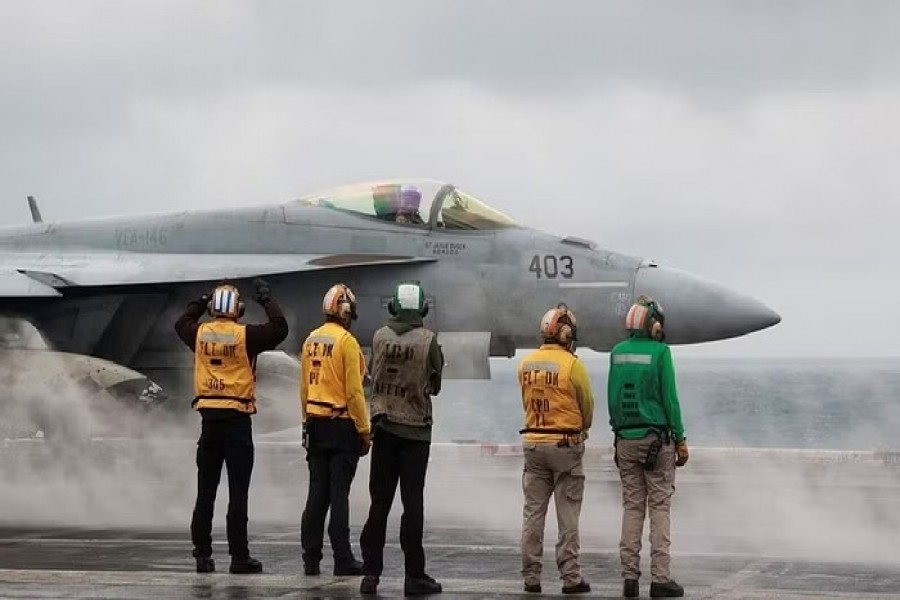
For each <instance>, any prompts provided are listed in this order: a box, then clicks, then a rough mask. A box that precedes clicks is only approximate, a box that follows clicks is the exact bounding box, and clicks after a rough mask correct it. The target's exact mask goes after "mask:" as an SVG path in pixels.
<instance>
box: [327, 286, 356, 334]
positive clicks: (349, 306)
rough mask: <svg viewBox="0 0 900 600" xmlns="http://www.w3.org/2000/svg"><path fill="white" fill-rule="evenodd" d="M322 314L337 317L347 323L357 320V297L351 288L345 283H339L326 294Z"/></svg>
mask: <svg viewBox="0 0 900 600" xmlns="http://www.w3.org/2000/svg"><path fill="white" fill-rule="evenodd" d="M322 312H324V313H325V315H326V316H329V317H335V318H337V319H340V320H341V321H343V322H345V323H348V324H349V323H350V321H355V320H356V317H357V315H356V296H354V295H353V292H352V291H350V288H349V287H347V286H346V285H344V284H343V283H338V284H335V285H333V286H331V288H330V289H329V290H328V292H326V293H325V298H323V300H322Z"/></svg>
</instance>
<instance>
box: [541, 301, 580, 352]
mask: <svg viewBox="0 0 900 600" xmlns="http://www.w3.org/2000/svg"><path fill="white" fill-rule="evenodd" d="M577 333H578V327H577V326H576V325H575V313H573V312H572V311H571V310H569V307H567V306H566V305H565V304H560V305H559V306H557V307H556V308H551V309H550V310H548V311H547V312H545V313H544V317H543V318H542V319H541V335H542V336H543V337H544V339H545V340H547V341H552V342H554V343H557V344H560V345H562V346H566V347H567V348H569V349H570V350H571V349H572V348H573V347H574V344H575V340H576V339H577Z"/></svg>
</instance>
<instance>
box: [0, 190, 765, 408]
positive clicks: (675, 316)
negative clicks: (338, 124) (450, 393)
mask: <svg viewBox="0 0 900 600" xmlns="http://www.w3.org/2000/svg"><path fill="white" fill-rule="evenodd" d="M29 206H30V208H31V210H32V215H33V220H34V222H33V223H32V224H29V225H26V226H16V227H6V228H2V229H0V248H2V259H0V313H2V314H5V315H11V316H15V317H19V318H22V319H25V320H27V321H28V322H30V323H31V324H33V325H34V326H35V327H36V328H37V329H38V330H39V331H40V333H41V335H42V336H43V337H44V339H45V340H47V342H48V343H49V344H50V346H51V347H52V348H53V349H55V350H57V351H64V352H69V353H77V354H86V355H90V356H94V357H99V358H103V359H106V360H110V361H113V362H115V363H118V364H121V365H124V366H127V367H129V368H131V369H134V370H136V371H139V372H141V373H144V374H146V375H148V376H150V377H152V378H153V380H154V381H158V382H159V383H160V384H162V385H163V387H164V388H165V389H166V390H167V392H168V393H169V394H170V395H172V394H175V393H176V391H177V390H186V387H185V382H189V381H190V377H189V373H190V369H191V367H192V361H191V357H190V353H189V351H188V350H187V349H186V348H185V347H184V346H183V344H181V342H180V341H179V340H178V339H177V337H176V335H175V333H174V331H173V329H172V324H173V323H174V321H175V319H176V318H177V317H178V315H179V314H180V313H181V312H182V311H183V309H184V306H185V305H186V303H187V302H188V301H189V300H191V299H193V298H197V297H199V296H200V295H201V294H203V293H204V292H207V291H209V290H210V288H211V287H212V286H213V285H215V284H216V283H217V282H219V281H221V280H224V279H228V280H230V281H232V282H235V283H236V284H237V285H238V287H239V289H241V290H242V292H243V293H244V295H245V299H246V300H247V307H248V310H247V316H246V319H245V320H247V321H259V320H261V319H263V314H262V311H261V310H260V309H259V308H258V307H256V306H255V304H254V303H253V302H252V301H250V298H251V297H252V285H251V284H250V282H251V281H252V279H253V278H256V277H265V278H266V280H267V281H268V282H269V284H270V286H271V288H272V290H273V294H274V296H275V297H276V298H277V299H278V301H279V302H280V304H281V305H282V307H283V308H284V309H285V312H286V316H287V318H288V322H289V324H290V329H291V333H290V335H289V337H288V339H287V340H286V341H285V343H284V344H283V346H282V348H284V349H285V350H286V351H287V352H288V353H291V354H293V353H295V352H296V351H297V350H298V349H299V347H300V344H301V342H302V340H303V339H304V338H305V336H306V335H307V334H308V332H309V331H310V330H311V329H312V328H313V327H315V326H316V325H317V324H318V323H319V322H321V319H322V315H321V301H322V296H323V294H324V293H325V291H326V290H327V289H328V288H329V287H330V286H331V285H332V284H334V283H336V282H343V283H346V284H347V285H349V286H350V287H351V288H352V289H353V290H354V292H355V293H356V296H357V299H358V313H359V320H358V321H356V322H355V323H354V325H353V327H354V332H355V333H356V335H357V337H358V338H359V339H360V340H361V342H362V343H363V344H365V343H366V342H367V341H368V340H371V338H372V334H373V333H374V331H375V329H377V328H378V327H380V326H381V325H382V324H383V322H384V320H385V317H386V314H387V311H386V306H387V302H388V300H389V299H390V297H391V294H392V292H393V289H394V286H395V284H396V283H397V282H398V281H401V280H417V281H420V282H422V284H423V286H424V288H425V290H426V291H427V293H428V301H429V303H430V312H429V314H428V317H427V319H426V323H427V324H428V325H429V326H430V327H431V328H433V329H434V330H436V331H438V332H439V340H440V342H441V344H442V345H443V347H444V351H445V355H446V357H447V362H448V372H447V375H448V376H449V377H453V376H456V377H462V378H475V379H477V378H486V377H489V373H490V371H489V361H488V357H489V356H507V357H509V356H512V355H513V353H514V352H515V350H516V349H517V348H530V347H534V345H535V344H536V343H537V340H536V324H537V323H538V322H539V320H540V317H541V315H542V314H543V312H544V311H545V310H546V309H547V308H548V307H551V306H555V305H557V304H558V303H560V302H563V303H565V304H566V305H568V306H569V307H571V308H572V309H573V310H574V311H575V312H576V314H577V315H578V325H579V330H578V343H579V345H580V346H581V347H587V348H591V349H594V350H598V351H605V350H608V349H610V348H611V347H612V346H613V345H614V344H615V343H616V342H617V341H619V340H621V339H622V338H623V337H624V336H625V331H624V329H623V321H624V319H623V316H624V315H625V312H626V311H627V309H628V307H629V306H630V305H631V303H632V302H633V300H634V299H635V298H636V297H637V296H639V295H641V294H648V295H651V296H653V297H654V298H656V299H657V300H658V301H660V302H661V303H662V305H663V307H664V309H665V311H666V314H667V316H668V321H669V323H670V325H669V327H668V328H667V334H668V340H669V341H670V342H671V343H674V344H689V343H695V342H707V341H712V340H721V339H725V338H730V337H734V336H740V335H743V334H747V333H750V332H753V331H757V330H760V329H763V328H766V327H769V326H772V325H774V324H776V323H778V322H779V321H780V317H779V316H778V315H777V314H776V313H775V312H774V311H772V310H771V309H769V308H768V307H766V306H765V305H763V304H761V303H760V302H757V301H756V300H753V299H751V298H748V297H746V296H743V295H740V294H738V293H735V292H732V291H729V290H727V289H725V288H723V287H721V286H718V285H716V284H714V283H710V282H707V281H704V280H702V279H700V278H698V277H695V276H693V275H690V274H687V273H683V272H680V271H676V270H674V269H669V268H665V267H662V266H659V265H658V264H657V263H656V262H654V261H652V260H648V259H645V258H641V257H634V256H627V255H624V254H620V253H617V252H614V251H611V250H606V249H604V248H602V247H600V246H598V245H597V244H595V243H594V242H592V241H588V240H584V239H580V238H576V237H561V236H557V235H552V234H549V233H544V232H541V231H537V230H535V229H532V228H529V227H526V226H524V225H521V224H519V223H517V222H516V221H515V220H513V219H512V218H510V217H508V216H506V215H505V214H503V213H501V212H500V211H498V210H496V209H494V208H492V207H491V206H489V205H488V204H487V203H485V202H483V201H482V200H480V199H479V198H477V197H475V196H474V195H472V194H470V193H468V192H465V191H463V190H462V189H460V188H458V187H456V186H455V185H452V184H447V183H442V182H439V181H434V180H406V179H401V180H391V181H383V182H375V183H362V184H353V185H347V186H342V187H339V188H337V189H332V190H328V191H324V192H321V193H316V194H311V195H307V196H304V197H302V198H300V199H298V200H294V201H290V202H286V203H280V204H271V205H263V206H256V207H247V208H239V209H227V210H204V211H192V210H185V211H180V212H174V213H166V214H150V215H143V216H116V217H107V218H100V219H84V220H78V221H71V222H64V223H51V222H47V221H46V220H45V219H44V218H43V217H42V216H41V214H40V212H39V211H38V209H37V204H36V202H34V201H32V200H30V201H29ZM188 396H189V392H186V391H185V393H184V397H185V398H187V397H188ZM289 401H291V402H293V401H294V398H293V397H291V398H290V399H289Z"/></svg>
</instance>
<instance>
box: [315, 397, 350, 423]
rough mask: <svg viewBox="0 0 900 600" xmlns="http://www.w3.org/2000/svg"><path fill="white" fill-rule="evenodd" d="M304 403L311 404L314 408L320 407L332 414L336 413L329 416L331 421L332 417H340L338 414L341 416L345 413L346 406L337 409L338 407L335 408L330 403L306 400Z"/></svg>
mask: <svg viewBox="0 0 900 600" xmlns="http://www.w3.org/2000/svg"><path fill="white" fill-rule="evenodd" d="M306 403H307V404H313V405H315V406H321V407H322V408H327V409H330V410H331V412H332V413H337V414H333V415H332V416H331V418H332V419H333V418H334V417H336V416H337V415H340V414H342V413H345V412H347V407H346V406H340V407H339V406H335V405H334V404H331V403H330V402H322V401H320V400H307V401H306Z"/></svg>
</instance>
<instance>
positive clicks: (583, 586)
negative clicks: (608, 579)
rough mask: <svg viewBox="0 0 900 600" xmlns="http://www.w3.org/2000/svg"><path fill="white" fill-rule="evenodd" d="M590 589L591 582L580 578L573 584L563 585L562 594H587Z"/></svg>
mask: <svg viewBox="0 0 900 600" xmlns="http://www.w3.org/2000/svg"><path fill="white" fill-rule="evenodd" d="M589 591H591V584H589V583H588V582H587V581H585V580H584V579H582V580H581V581H579V582H578V583H576V584H575V585H564V586H563V589H562V593H563V594H587V593H588V592H589Z"/></svg>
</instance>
